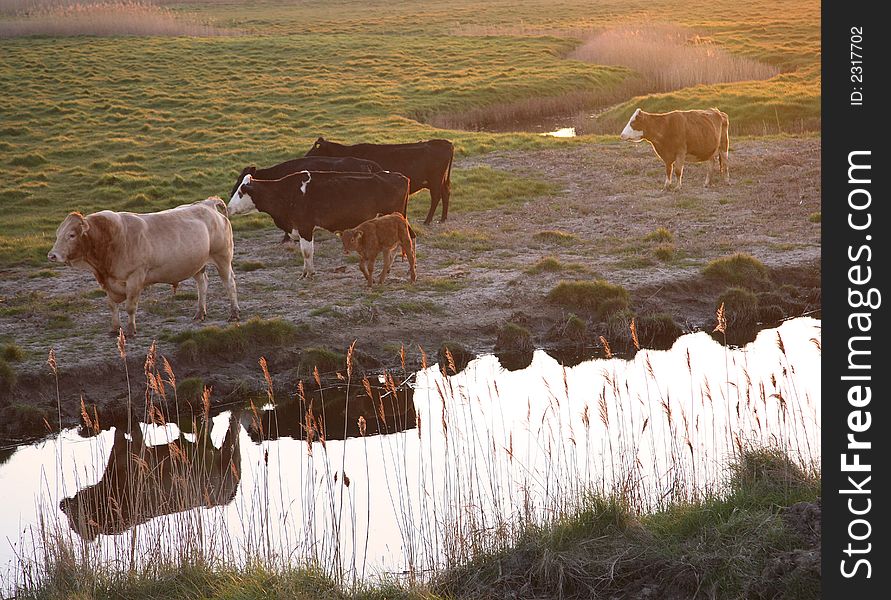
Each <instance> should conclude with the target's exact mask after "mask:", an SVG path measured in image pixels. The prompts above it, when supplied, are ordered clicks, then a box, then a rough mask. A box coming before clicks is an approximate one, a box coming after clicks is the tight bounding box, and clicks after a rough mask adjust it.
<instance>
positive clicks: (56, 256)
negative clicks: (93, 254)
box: [46, 212, 90, 264]
mask: <svg viewBox="0 0 891 600" xmlns="http://www.w3.org/2000/svg"><path fill="white" fill-rule="evenodd" d="M89 230H90V224H89V223H88V222H87V220H86V218H84V216H83V215H82V214H80V213H79V212H73V213H71V214H70V215H68V216H67V217H65V220H64V221H62V224H61V225H59V228H58V229H57V230H56V243H55V244H53V248H52V250H50V251H49V253H48V254H47V255H46V257H47V258H48V259H49V260H50V261H51V262H58V263H65V264H71V261H73V260H77V259H78V258H81V257H82V256H83V255H84V245H85V244H86V243H87V241H86V238H87V232H88V231H89Z"/></svg>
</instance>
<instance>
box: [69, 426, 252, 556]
mask: <svg viewBox="0 0 891 600" xmlns="http://www.w3.org/2000/svg"><path fill="white" fill-rule="evenodd" d="M240 432H241V424H240V414H238V413H237V412H235V411H233V413H232V415H231V417H230V419H229V429H228V430H227V432H226V437H225V438H224V439H223V444H222V446H221V447H220V448H219V449H217V448H215V447H214V446H213V444H212V443H211V441H210V435H209V434H210V432H209V423H204V424H201V425H198V427H197V433H196V437H195V440H194V441H189V440H188V439H186V438H185V437H184V436H182V434H180V436H179V438H178V439H175V440H173V441H171V442H170V443H169V444H160V445H155V446H148V445H147V444H146V443H145V440H144V439H143V434H142V429H141V428H140V427H139V424H138V423H137V424H136V425H135V426H134V427H133V428H132V430H131V433H130V437H131V441H128V440H127V438H126V437H125V435H124V433H125V432H124V428H122V427H118V428H117V429H115V434H114V445H113V446H112V449H111V453H110V454H109V456H108V462H107V463H106V465H105V471H104V472H103V474H102V479H100V480H99V483H97V484H95V485H91V486H87V487H85V488H83V489H81V490H79V491H78V492H77V493H76V494H75V495H74V496H72V497H71V498H65V499H63V500H62V501H61V502H60V503H59V508H61V509H62V512H64V513H65V516H67V517H68V524H69V525H70V526H71V529H73V530H74V531H75V532H76V533H77V534H78V535H79V536H80V537H82V538H83V539H85V540H88V541H91V540H94V539H95V538H96V536H98V535H100V534H101V535H116V534H119V533H123V532H124V531H127V530H128V529H131V528H132V527H135V526H136V525H140V524H142V523H145V522H146V521H148V520H149V519H153V518H155V517H159V516H162V515H169V514H172V513H176V512H182V511H185V510H189V509H192V508H197V507H202V506H207V507H211V506H225V505H226V504H228V503H229V502H231V501H232V500H233V498H235V493H236V491H237V490H238V484H239V482H240V481H241V450H240V444H239V435H240Z"/></svg>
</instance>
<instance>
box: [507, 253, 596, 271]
mask: <svg viewBox="0 0 891 600" xmlns="http://www.w3.org/2000/svg"><path fill="white" fill-rule="evenodd" d="M523 271H524V272H525V273H528V274H530V275H538V274H541V273H562V272H564V271H572V272H574V273H586V272H587V271H588V267H586V266H585V265H582V264H579V263H565V262H563V261H561V260H560V259H559V258H557V257H556V256H545V257H544V258H541V259H539V260H538V261H537V262H536V263H535V264H533V265H531V266H529V267H526V268H525V269H524V270H523Z"/></svg>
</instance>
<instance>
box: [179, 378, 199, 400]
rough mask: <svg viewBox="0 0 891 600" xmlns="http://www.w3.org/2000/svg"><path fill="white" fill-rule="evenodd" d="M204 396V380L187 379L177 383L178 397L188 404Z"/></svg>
mask: <svg viewBox="0 0 891 600" xmlns="http://www.w3.org/2000/svg"><path fill="white" fill-rule="evenodd" d="M203 394H204V379H202V378H201V377H187V378H186V379H181V380H179V381H177V382H176V397H177V399H178V400H184V401H186V402H191V401H195V400H198V399H200V398H201V396H202V395H203Z"/></svg>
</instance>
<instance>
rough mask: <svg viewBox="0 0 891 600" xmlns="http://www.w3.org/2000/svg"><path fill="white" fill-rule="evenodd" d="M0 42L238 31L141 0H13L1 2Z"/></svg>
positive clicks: (214, 34)
mask: <svg viewBox="0 0 891 600" xmlns="http://www.w3.org/2000/svg"><path fill="white" fill-rule="evenodd" d="M2 12H3V13H4V14H6V15H8V16H9V18H7V19H3V20H0V39H2V38H14V37H24V36H36V35H39V36H53V37H62V36H74V35H96V36H193V37H208V36H218V35H233V34H237V33H238V32H237V31H233V30H227V29H221V28H217V27H214V26H212V25H208V24H206V23H200V22H195V21H189V20H188V19H187V18H183V17H181V16H179V15H177V14H176V13H174V12H173V11H171V10H170V9H168V8H166V7H163V6H159V5H158V4H156V3H154V2H147V1H144V0H91V1H75V0H12V2H10V3H9V4H6V3H4V4H3V9H2Z"/></svg>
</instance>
